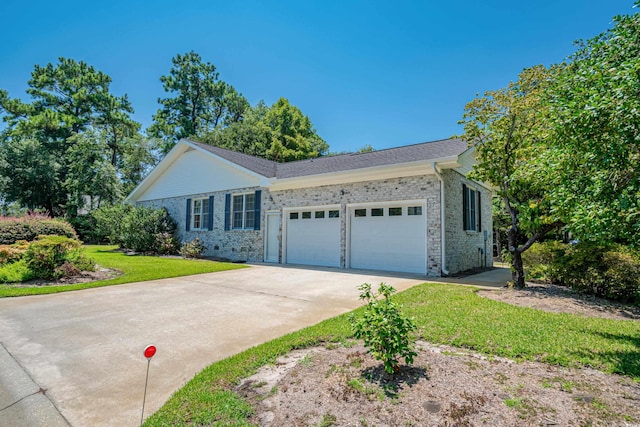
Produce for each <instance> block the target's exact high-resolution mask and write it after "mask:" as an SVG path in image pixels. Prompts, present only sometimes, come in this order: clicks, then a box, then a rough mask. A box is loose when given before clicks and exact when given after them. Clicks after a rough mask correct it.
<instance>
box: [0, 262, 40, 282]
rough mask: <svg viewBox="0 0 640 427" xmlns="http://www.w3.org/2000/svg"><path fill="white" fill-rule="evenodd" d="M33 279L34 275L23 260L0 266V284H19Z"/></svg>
mask: <svg viewBox="0 0 640 427" xmlns="http://www.w3.org/2000/svg"><path fill="white" fill-rule="evenodd" d="M34 278H35V275H34V274H33V272H32V271H31V270H30V269H29V267H27V262H26V261H25V260H24V259H21V260H20V261H16V262H13V263H11V264H4V265H0V283H20V282H26V281H27V280H31V279H34Z"/></svg>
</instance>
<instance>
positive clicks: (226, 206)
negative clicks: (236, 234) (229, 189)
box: [224, 193, 231, 230]
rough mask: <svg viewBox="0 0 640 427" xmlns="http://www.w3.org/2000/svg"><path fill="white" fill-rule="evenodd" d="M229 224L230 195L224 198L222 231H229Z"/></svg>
mask: <svg viewBox="0 0 640 427" xmlns="http://www.w3.org/2000/svg"><path fill="white" fill-rule="evenodd" d="M230 224H231V194H229V193H227V194H225V196H224V229H225V230H229V225H230Z"/></svg>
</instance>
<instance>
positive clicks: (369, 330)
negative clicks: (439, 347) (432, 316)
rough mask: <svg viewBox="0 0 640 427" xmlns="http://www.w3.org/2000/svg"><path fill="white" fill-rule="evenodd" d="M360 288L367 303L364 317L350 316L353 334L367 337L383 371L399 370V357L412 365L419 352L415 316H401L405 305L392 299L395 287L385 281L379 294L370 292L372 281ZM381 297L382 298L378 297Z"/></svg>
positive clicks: (365, 340)
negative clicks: (415, 334) (414, 334)
mask: <svg viewBox="0 0 640 427" xmlns="http://www.w3.org/2000/svg"><path fill="white" fill-rule="evenodd" d="M358 289H359V290H360V299H361V300H363V301H366V305H365V307H364V312H363V315H362V317H360V318H356V317H355V316H354V315H351V316H350V317H349V321H350V322H351V327H352V329H353V333H354V336H355V337H356V338H359V339H363V340H364V345H365V347H367V349H368V352H369V353H371V355H372V356H373V357H374V358H376V359H377V360H380V361H381V362H382V363H383V364H384V370H385V371H386V372H388V373H389V374H394V373H396V372H398V371H399V370H400V366H399V364H398V361H397V359H398V358H404V361H405V363H406V364H412V363H413V358H414V357H415V356H416V354H417V353H416V352H415V349H414V348H415V340H414V339H413V337H412V336H411V334H412V333H413V332H414V331H415V330H416V329H417V326H416V324H415V322H414V321H413V319H409V318H408V317H405V316H403V315H402V313H401V312H400V309H401V308H402V306H399V305H397V304H395V303H394V302H392V301H391V300H390V297H391V294H392V293H394V292H395V291H396V290H395V289H394V288H393V287H391V286H388V285H386V284H384V283H380V285H379V286H378V292H377V293H376V292H372V291H371V285H370V284H369V283H364V284H362V285H360V286H359V287H358ZM381 296H382V297H383V298H382V299H379V298H380V297H381Z"/></svg>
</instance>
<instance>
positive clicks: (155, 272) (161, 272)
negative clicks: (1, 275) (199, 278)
mask: <svg viewBox="0 0 640 427" xmlns="http://www.w3.org/2000/svg"><path fill="white" fill-rule="evenodd" d="M116 249H117V247H116V246H102V245H88V246H84V252H85V254H86V256H87V257H88V258H91V259H92V260H94V261H95V262H96V263H97V264H98V265H100V266H102V267H105V268H111V269H116V270H120V271H122V274H121V275H120V276H118V277H115V278H113V279H108V280H99V281H95V282H88V283H78V284H72V285H52V286H32V287H19V286H18V285H0V298H2V297H17V296H24V295H41V294H52V293H57V292H66V291H75V290H78V289H87V288H97V287H101V286H111V285H120V284H123V283H132V282H142V281H145V280H155V279H163V278H169V277H178V276H189V275H191V274H201V273H213V272H216V271H224V270H233V269H236V268H244V267H246V266H244V265H239V264H231V263H224V262H213V261H204V260H187V259H181V258H161V257H155V256H144V255H134V256H130V255H126V254H124V253H122V252H118V251H116Z"/></svg>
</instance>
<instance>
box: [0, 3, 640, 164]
mask: <svg viewBox="0 0 640 427" xmlns="http://www.w3.org/2000/svg"><path fill="white" fill-rule="evenodd" d="M632 6H633V1H632V0H555V1H554V0H539V1H528V2H517V1H513V0H511V1H508V0H504V1H498V0H487V1H483V2H478V1H460V0H459V1H457V2H447V1H431V0H424V1H397V0H396V1H387V2H379V1H333V0H325V1H304V0H298V1H277V2H276V1H243V2H240V1H231V0H227V1H217V2H216V1H211V0H210V1H204V0H201V1H192V0H183V1H180V2H177V1H166V0H156V1H121V0H110V1H86V0H84V1H68V0H57V1H50V0H49V1H40V0H33V1H25V0H18V1H16V0H2V1H1V2H0V16H3V24H2V26H0V88H2V89H6V90H8V91H9V95H10V96H12V97H22V98H23V99H26V98H25V97H26V94H25V93H24V90H25V89H26V82H27V80H28V79H29V76H30V73H31V71H32V70H33V66H34V65H35V64H40V65H45V64H47V63H49V62H56V61H57V58H58V57H60V56H64V57H68V58H73V59H75V60H82V61H85V62H87V63H89V64H90V65H93V66H94V67H96V68H97V69H99V70H101V71H103V72H105V73H106V74H108V75H110V76H111V77H112V79H113V83H112V86H111V90H112V92H113V93H114V94H116V95H122V94H125V93H126V94H128V95H129V98H130V100H131V102H132V104H133V106H134V108H135V110H136V113H135V115H134V118H135V119H136V120H138V121H139V122H141V123H142V124H143V126H144V127H147V126H148V125H149V124H150V123H151V118H152V115H153V114H154V113H155V112H156V110H157V109H158V104H157V98H158V97H163V96H165V94H164V92H163V90H162V85H161V83H160V81H159V78H160V76H161V75H163V74H167V73H168V71H169V68H170V66H171V58H172V57H173V56H174V55H175V54H177V53H185V52H188V51H190V50H195V51H196V52H198V53H199V54H200V55H201V56H202V57H203V59H204V60H205V61H208V62H211V63H213V64H215V65H216V67H217V68H218V71H219V72H220V77H221V79H222V80H224V81H226V82H228V83H230V84H232V85H233V86H235V88H236V89H237V90H238V91H240V92H241V93H243V94H244V96H246V97H247V99H248V100H249V102H251V104H255V103H256V102H258V101H259V100H261V99H263V100H264V101H265V102H267V103H268V104H272V103H273V102H275V101H276V100H277V99H278V98H279V97H285V98H288V99H289V101H290V102H291V103H293V104H294V105H296V106H298V107H299V108H300V109H301V110H302V111H303V112H304V113H305V114H307V115H308V116H309V117H310V118H311V120H312V122H313V124H314V126H315V128H316V129H317V131H318V134H319V135H320V136H322V137H323V138H324V139H325V140H326V141H327V142H328V143H329V145H330V147H331V150H332V151H345V150H346V151H353V150H357V149H358V148H360V147H362V146H364V145H365V144H370V145H372V146H373V147H374V148H376V149H381V148H387V147H394V146H399V145H405V144H413V143H418V142H423V141H431V140H437V139H442V138H447V137H449V136H451V135H453V134H456V133H461V128H460V127H459V125H458V124H457V122H458V120H460V118H461V116H462V112H463V109H464V105H465V104H466V103H467V102H468V101H470V100H471V99H473V97H474V96H475V94H476V93H482V92H484V91H486V90H491V89H497V88H500V87H504V86H506V85H507V84H508V83H509V81H511V80H514V79H515V78H516V77H517V74H518V73H519V72H520V71H521V70H522V69H523V68H524V67H528V66H532V65H536V64H540V63H542V64H545V65H548V64H551V63H556V62H560V61H562V59H563V58H565V57H566V56H567V55H569V54H570V53H571V52H572V51H573V50H574V46H573V43H572V42H573V41H574V40H576V39H580V38H590V37H592V36H594V35H596V34H598V33H600V32H602V31H604V30H605V29H607V28H610V27H611V26H612V17H613V16H614V15H617V14H629V13H633V12H634V11H635V10H634V9H633V8H632Z"/></svg>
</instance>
